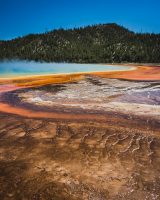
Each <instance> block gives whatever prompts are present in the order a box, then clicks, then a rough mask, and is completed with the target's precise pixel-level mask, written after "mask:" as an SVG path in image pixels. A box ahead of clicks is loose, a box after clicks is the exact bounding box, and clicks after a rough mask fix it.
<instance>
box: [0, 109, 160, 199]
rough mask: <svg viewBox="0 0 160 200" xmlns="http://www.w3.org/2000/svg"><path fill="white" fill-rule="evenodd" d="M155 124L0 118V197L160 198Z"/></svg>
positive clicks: (159, 140)
mask: <svg viewBox="0 0 160 200" xmlns="http://www.w3.org/2000/svg"><path fill="white" fill-rule="evenodd" d="M159 128H160V125H159V124H158V123H156V122H154V121H153V122H151V123H149V124H147V123H146V121H143V120H139V119H138V118H137V119H135V120H134V121H132V120H130V119H128V118H124V117H115V118H114V117H113V116H112V117H111V116H108V120H107V121H106V122H92V121H88V122H83V121H79V122H76V121H73V120H72V121H60V120H59V121H56V120H53V119H29V118H22V117H18V116H14V115H7V114H2V113H1V114H0V199H4V200H10V199H12V200H13V199H14V200H28V199H29V200H52V199H53V200H61V199H69V200H73V199H74V200H75V199H79V200H82V199H84V200H85V199H90V200H103V199H113V200H118V199H121V200H122V199H123V200H124V199H125V200H126V199H127V200H129V199H131V200H133V199H141V200H145V199H146V200H152V199H160V167H159V166H160V150H159V148H160V135H159V130H160V129H159Z"/></svg>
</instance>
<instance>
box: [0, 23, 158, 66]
mask: <svg viewBox="0 0 160 200" xmlns="http://www.w3.org/2000/svg"><path fill="white" fill-rule="evenodd" d="M6 59H25V60H35V61H47V62H52V61H54V62H75V63H114V62H116V63H120V62H138V63H140V62H141V63H160V34H149V33H147V34H140V33H134V32H132V31H129V30H128V29H126V28H124V27H122V26H119V25H117V24H99V25H93V26H87V27H82V28H74V29H68V30H64V29H58V30H53V31H50V32H46V33H44V34H30V35H27V36H25V37H19V38H16V39H13V40H10V41H0V60H6Z"/></svg>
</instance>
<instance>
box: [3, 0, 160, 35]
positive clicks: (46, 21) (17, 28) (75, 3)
mask: <svg viewBox="0 0 160 200" xmlns="http://www.w3.org/2000/svg"><path fill="white" fill-rule="evenodd" d="M112 22H115V23H118V24H120V25H123V26H125V27H127V28H129V29H131V30H133V31H136V32H155V33H160V0H0V39H12V38H15V37H17V36H23V35H26V34H29V33H40V32H45V31H49V30H52V29H55V28H60V27H63V28H71V27H79V26H85V25H89V24H98V23H112Z"/></svg>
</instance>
